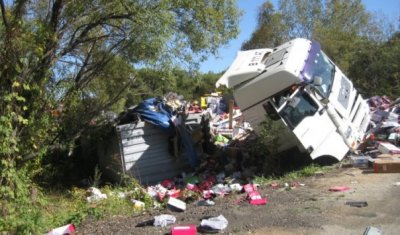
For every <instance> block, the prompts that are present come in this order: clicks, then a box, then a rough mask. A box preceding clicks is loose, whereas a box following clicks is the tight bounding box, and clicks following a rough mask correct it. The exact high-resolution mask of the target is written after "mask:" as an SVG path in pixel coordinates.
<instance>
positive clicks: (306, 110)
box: [279, 91, 318, 129]
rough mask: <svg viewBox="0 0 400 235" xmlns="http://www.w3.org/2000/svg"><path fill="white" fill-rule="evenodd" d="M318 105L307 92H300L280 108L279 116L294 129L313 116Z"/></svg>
mask: <svg viewBox="0 0 400 235" xmlns="http://www.w3.org/2000/svg"><path fill="white" fill-rule="evenodd" d="M317 110H318V105H317V104H316V103H315V102H314V101H313V100H312V99H311V97H309V96H308V95H307V94H306V93H305V92H301V91H300V92H298V93H297V94H296V95H294V96H293V97H292V98H290V99H289V100H288V101H287V102H286V104H285V105H284V106H283V107H282V108H280V111H279V114H280V116H281V117H282V118H283V119H284V120H285V122H286V123H287V125H289V126H290V127H291V128H292V129H294V128H295V127H296V126H297V125H298V124H299V123H300V122H301V121H302V120H303V119H304V118H305V117H307V116H313V115H314V114H315V113H316V112H317Z"/></svg>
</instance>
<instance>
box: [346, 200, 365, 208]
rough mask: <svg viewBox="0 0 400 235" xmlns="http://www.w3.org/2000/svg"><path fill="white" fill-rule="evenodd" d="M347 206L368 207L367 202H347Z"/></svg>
mask: <svg viewBox="0 0 400 235" xmlns="http://www.w3.org/2000/svg"><path fill="white" fill-rule="evenodd" d="M345 205H349V206H352V207H366V206H368V203H367V202H366V201H349V202H346V203H345Z"/></svg>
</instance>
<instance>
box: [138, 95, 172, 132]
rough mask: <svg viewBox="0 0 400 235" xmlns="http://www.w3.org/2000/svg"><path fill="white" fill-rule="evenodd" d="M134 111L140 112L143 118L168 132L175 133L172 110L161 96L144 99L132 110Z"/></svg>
mask: <svg viewBox="0 0 400 235" xmlns="http://www.w3.org/2000/svg"><path fill="white" fill-rule="evenodd" d="M132 113H136V114H139V115H140V117H141V119H142V120H144V121H146V122H149V123H151V124H153V125H155V126H157V127H159V128H161V129H162V130H164V131H165V132H167V133H168V134H173V133H174V132H173V131H174V126H173V124H172V123H171V117H172V116H173V115H172V112H171V110H170V109H169V108H168V107H166V105H165V104H164V102H163V101H162V100H161V99H159V98H150V99H147V100H144V101H143V102H142V103H140V104H139V105H138V106H137V107H135V108H134V109H133V110H132Z"/></svg>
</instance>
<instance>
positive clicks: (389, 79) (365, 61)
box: [349, 32, 400, 98]
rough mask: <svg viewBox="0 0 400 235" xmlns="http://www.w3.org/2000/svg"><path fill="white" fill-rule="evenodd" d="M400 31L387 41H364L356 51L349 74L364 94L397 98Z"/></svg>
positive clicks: (399, 70) (399, 72)
mask: <svg viewBox="0 0 400 235" xmlns="http://www.w3.org/2000/svg"><path fill="white" fill-rule="evenodd" d="M398 61H400V33H399V32H397V33H396V34H394V35H393V36H392V37H391V38H390V39H389V40H388V41H387V42H385V43H376V42H370V41H364V42H363V43H362V47H360V49H359V50H358V51H357V52H356V53H355V59H354V60H353V61H352V63H351V66H350V69H349V76H350V77H351V78H353V80H354V83H355V85H356V86H357V87H359V88H360V91H361V92H362V93H363V95H365V96H367V97H369V96H374V95H387V96H389V97H391V98H397V97H398V96H399V90H400V66H399V63H398Z"/></svg>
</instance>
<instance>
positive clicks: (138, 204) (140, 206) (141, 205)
mask: <svg viewBox="0 0 400 235" xmlns="http://www.w3.org/2000/svg"><path fill="white" fill-rule="evenodd" d="M131 202H132V203H133V207H134V208H135V210H143V209H144V207H145V203H144V202H142V201H139V200H136V199H131Z"/></svg>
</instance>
